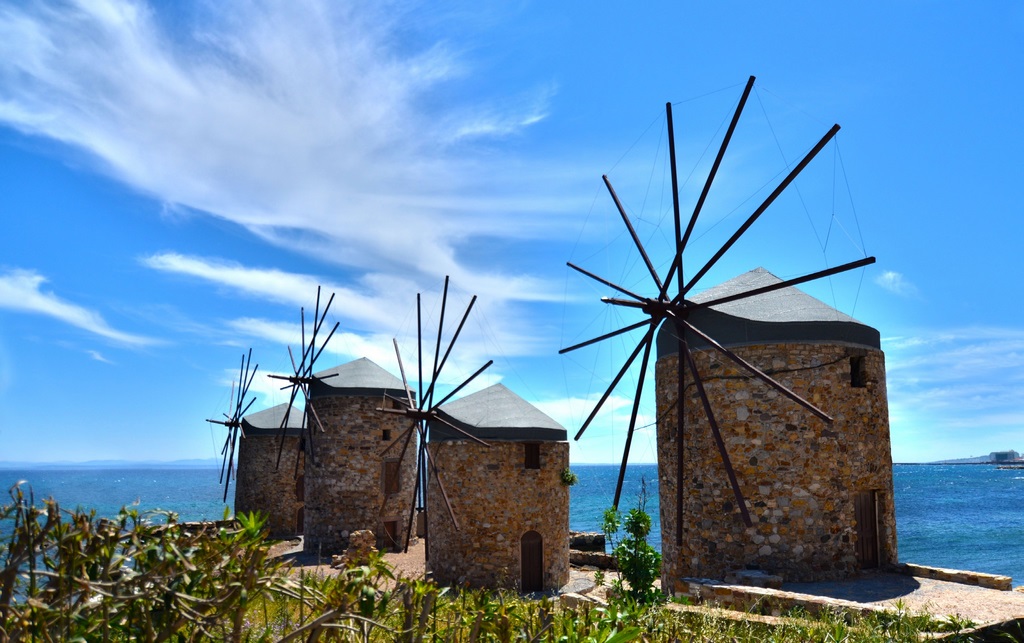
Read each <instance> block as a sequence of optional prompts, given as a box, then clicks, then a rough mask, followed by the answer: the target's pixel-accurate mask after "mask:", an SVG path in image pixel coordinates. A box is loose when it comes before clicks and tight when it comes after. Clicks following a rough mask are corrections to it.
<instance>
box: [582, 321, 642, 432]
mask: <svg viewBox="0 0 1024 643" xmlns="http://www.w3.org/2000/svg"><path fill="white" fill-rule="evenodd" d="M646 323H649V324H650V327H649V328H648V329H647V333H646V334H645V335H644V337H643V339H641V340H640V342H639V343H637V345H636V348H634V349H633V352H632V353H631V354H630V356H629V357H628V358H627V359H626V363H625V364H623V365H622V368H620V369H619V372H618V373H617V374H616V375H615V378H614V379H613V380H612V383H611V384H609V385H608V388H607V389H605V392H604V395H602V396H601V399H599V400H598V401H597V404H595V405H594V409H593V410H592V411H591V412H590V415H588V416H587V419H586V420H585V421H584V422H583V426H581V427H580V430H579V431H577V432H576V437H575V438H573V439H574V440H579V439H580V437H581V436H582V435H583V432H584V431H586V430H587V427H589V426H590V423H591V422H593V421H594V418H595V417H597V413H598V411H600V410H601V407H602V406H604V403H605V401H606V400H607V399H608V397H609V396H610V395H611V394H612V391H614V390H615V387H616V386H618V384H619V380H621V379H622V376H623V375H625V374H626V371H628V370H629V367H630V366H632V365H633V361H634V360H636V356H637V355H639V354H640V349H641V348H643V347H644V346H645V345H647V344H650V343H651V342H652V341H654V329H655V328H656V327H657V324H655V323H653V322H652V321H647V322H646Z"/></svg>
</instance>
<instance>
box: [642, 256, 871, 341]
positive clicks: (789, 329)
mask: <svg viewBox="0 0 1024 643" xmlns="http://www.w3.org/2000/svg"><path fill="white" fill-rule="evenodd" d="M782 281H783V280H782V279H779V278H778V277H776V276H775V275H773V274H772V273H770V272H768V271H767V270H765V269H764V268H756V269H754V270H751V271H750V272H747V273H744V274H742V275H740V276H738V277H734V278H733V279H730V280H729V281H726V282H725V283H722V284H719V285H717V286H714V287H713V288H709V289H708V290H705V291H704V292H702V293H700V294H698V295H694V296H693V297H691V298H690V301H692V302H694V303H703V302H707V301H713V300H716V299H721V298H723V297H728V296H730V295H735V294H740V293H744V292H749V291H751V290H756V289H758V288H763V287H765V286H771V285H774V284H778V283H782ZM689 321H690V323H691V324H693V325H694V326H696V327H697V328H699V329H700V330H702V331H703V332H705V333H707V334H708V335H709V336H711V337H712V338H713V339H714V340H715V341H717V342H718V343H720V344H722V345H723V346H744V345H751V344H771V343H820V342H825V343H840V344H851V345H857V346H864V347H867V348H874V349H877V348H880V347H881V338H880V337H879V334H878V331H877V330H875V329H874V328H871V327H870V326H867V325H865V324H862V323H861V322H859V321H857V320H856V319H854V318H853V317H850V316H849V315H847V314H845V313H842V312H840V311H838V310H836V309H835V308H833V307H832V306H829V305H828V304H826V303H825V302H823V301H820V300H818V299H815V298H814V297H811V296H810V295H808V294H807V293H805V292H803V291H801V290H799V289H797V288H796V287H794V286H789V287H787V288H780V289H778V290H774V291H772V292H768V293H765V294H762V295H756V296H753V297H747V298H745V299H738V300H736V301H730V302H726V303H723V304H718V305H716V306H714V307H712V308H704V309H700V310H696V311H694V312H692V313H691V314H690V317H689ZM687 341H689V342H690V344H691V346H693V347H694V348H703V347H705V346H707V344H706V342H704V341H703V340H702V339H700V338H699V337H696V336H693V337H690V336H688V337H687ZM676 352H678V342H677V340H676V334H675V326H674V324H672V323H671V322H665V324H664V325H663V326H662V328H661V330H660V331H659V332H658V355H659V356H662V355H672V354H675V353H676Z"/></svg>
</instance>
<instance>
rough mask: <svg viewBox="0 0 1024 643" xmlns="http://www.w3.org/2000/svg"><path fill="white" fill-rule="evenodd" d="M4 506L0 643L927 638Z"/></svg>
mask: <svg viewBox="0 0 1024 643" xmlns="http://www.w3.org/2000/svg"><path fill="white" fill-rule="evenodd" d="M11 499H12V501H13V502H12V503H11V504H9V505H5V506H3V507H0V534H2V538H0V565H2V566H0V641H23V640H33V641H73V640H78V641H129V640H140V641H200V640H216V641H282V642H283V641H409V642H414V641H415V642H419V641H427V640H429V641H562V642H565V643H573V642H577V641H579V642H583V641H588V642H590V641H593V642H597V641H600V642H605V643H615V642H622V641H701V642H703V641H739V642H747V641H787V642H788V641H833V642H838V641H849V642H854V641H917V640H919V637H920V635H921V633H922V632H923V631H925V630H928V629H935V626H936V622H934V621H932V620H930V619H928V618H925V617H916V616H912V615H909V614H906V613H905V612H903V611H898V612H894V613H890V614H885V615H881V616H874V617H870V618H861V617H852V616H849V615H845V614H837V613H830V614H826V615H823V616H819V617H816V618H813V619H812V618H805V617H802V616H801V615H794V616H795V617H796V618H790V619H785V620H784V622H783V623H781V624H775V625H770V624H766V623H761V622H757V621H754V620H734V619H727V618H722V617H719V616H716V615H714V614H712V613H708V612H703V613H701V612H697V613H693V612H687V611H679V610H678V609H675V607H674V606H673V605H672V604H661V605H653V606H643V605H639V604H637V603H634V602H631V601H629V600H628V599H626V600H623V601H622V602H621V603H613V604H611V605H608V606H602V607H598V606H592V605H588V606H582V607H580V608H577V609H567V608H563V607H561V606H559V605H558V604H557V603H555V602H553V601H552V600H551V599H542V600H528V599H524V598H522V597H519V596H517V595H515V594H513V593H503V592H497V593H495V592H487V591H479V590H469V589H461V590H455V589H449V588H442V587H438V586H437V585H434V584H433V583H430V582H427V581H425V580H422V579H408V578H395V576H394V574H393V572H392V570H391V569H390V568H389V567H388V566H387V564H386V563H385V562H384V561H383V559H381V558H377V559H375V560H372V561H371V562H370V564H368V565H366V566H361V567H353V568H350V569H347V570H344V571H342V572H341V573H339V574H338V575H336V576H321V575H310V574H304V573H297V572H295V571H293V570H289V569H288V568H286V567H283V566H282V565H281V564H280V563H278V562H275V561H273V560H270V559H268V555H267V551H268V543H267V542H266V541H265V539H264V535H263V529H262V527H263V521H262V519H261V518H259V517H255V516H238V517H237V519H236V520H235V521H233V522H225V523H222V524H219V525H202V526H195V525H185V524H181V523H178V522H177V519H176V517H175V516H174V514H171V513H157V514H148V515H140V514H139V513H138V512H137V511H135V510H133V509H130V508H127V509H123V510H122V511H121V512H120V514H119V515H118V516H117V517H116V518H113V519H104V518H98V517H96V516H95V513H94V512H84V511H80V510H75V511H65V510H61V509H60V508H59V507H58V506H57V504H56V503H55V502H53V501H52V500H47V501H44V502H43V503H42V504H41V505H40V506H36V504H35V503H34V502H32V499H31V496H30V497H29V498H28V499H26V498H25V495H24V492H23V491H22V489H21V488H20V487H14V488H12V489H11ZM965 640H966V639H965Z"/></svg>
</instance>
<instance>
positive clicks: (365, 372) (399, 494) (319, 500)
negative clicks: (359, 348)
mask: <svg viewBox="0 0 1024 643" xmlns="http://www.w3.org/2000/svg"><path fill="white" fill-rule="evenodd" d="M316 376H317V377H318V378H323V379H321V380H320V381H319V382H316V383H314V384H313V385H312V386H311V387H310V400H309V405H311V406H312V407H313V408H314V409H315V411H316V414H317V416H318V417H319V419H320V424H321V425H322V427H323V432H321V431H320V428H319V427H318V426H317V424H316V422H315V421H314V420H313V419H312V418H311V417H310V418H309V420H308V422H309V423H310V432H309V435H310V439H308V440H307V441H306V444H305V456H306V465H305V472H306V473H305V485H304V486H305V527H304V533H305V535H304V541H303V543H304V549H305V550H306V551H307V552H314V553H318V554H320V555H322V556H325V557H326V556H327V555H329V554H337V553H341V552H343V551H344V550H345V548H346V547H348V537H349V534H350V533H351V532H353V531H356V530H360V529H370V530H372V531H373V532H374V533H375V534H376V535H377V546H378V548H381V549H384V548H392V547H394V546H395V544H396V543H398V542H403V543H404V535H405V533H406V526H407V525H408V521H409V514H410V511H411V509H412V502H413V497H412V496H413V486H414V484H415V479H416V449H415V446H416V443H415V439H414V440H413V442H412V443H411V445H410V447H409V448H408V449H407V450H406V451H405V453H404V455H403V454H402V443H403V441H399V440H398V438H399V437H400V436H401V435H402V434H403V433H404V432H405V431H406V430H408V429H409V421H408V420H407V419H406V418H405V417H404V416H401V415H396V414H388V413H382V412H380V411H378V410H377V409H379V408H389V407H390V408H398V406H399V404H400V402H397V401H396V400H404V399H406V394H405V390H404V387H403V385H402V382H401V381H400V380H398V379H397V378H396V377H394V376H393V375H391V374H390V373H388V372H387V371H385V370H384V369H382V368H381V367H379V366H377V365H376V364H374V363H373V362H371V361H370V360H368V359H365V358H363V359H358V360H355V361H353V362H349V363H347V364H343V365H341V366H338V367H336V368H332V369H329V370H326V371H322V372H320V373H317V374H316ZM307 417H309V414H307Z"/></svg>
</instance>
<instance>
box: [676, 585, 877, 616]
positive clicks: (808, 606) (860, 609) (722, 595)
mask: <svg viewBox="0 0 1024 643" xmlns="http://www.w3.org/2000/svg"><path fill="white" fill-rule="evenodd" d="M673 589H674V594H675V596H677V597H681V596H685V597H687V598H689V599H691V600H693V601H694V602H696V603H704V604H708V605H712V606H715V607H725V608H729V609H734V610H741V611H744V612H751V613H754V614H767V615H770V616H782V615H783V614H785V613H787V612H789V611H791V610H792V609H793V608H795V607H799V608H802V609H804V610H806V611H807V613H808V614H817V613H818V612H820V611H822V610H826V609H827V610H833V611H838V610H843V611H847V612H854V613H857V614H871V613H875V612H884V611H886V608H885V607H882V606H879V605H868V604H865V603H854V602H852V601H844V600H841V599H838V598H826V597H824V596H814V595H811V594H798V593H796V592H785V591H782V590H777V589H768V588H763V587H745V586H742V585H729V584H726V583H723V582H721V581H716V580H711V579H707V578H684V579H682V580H680V581H677V582H676V584H675V587H674V588H673Z"/></svg>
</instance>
